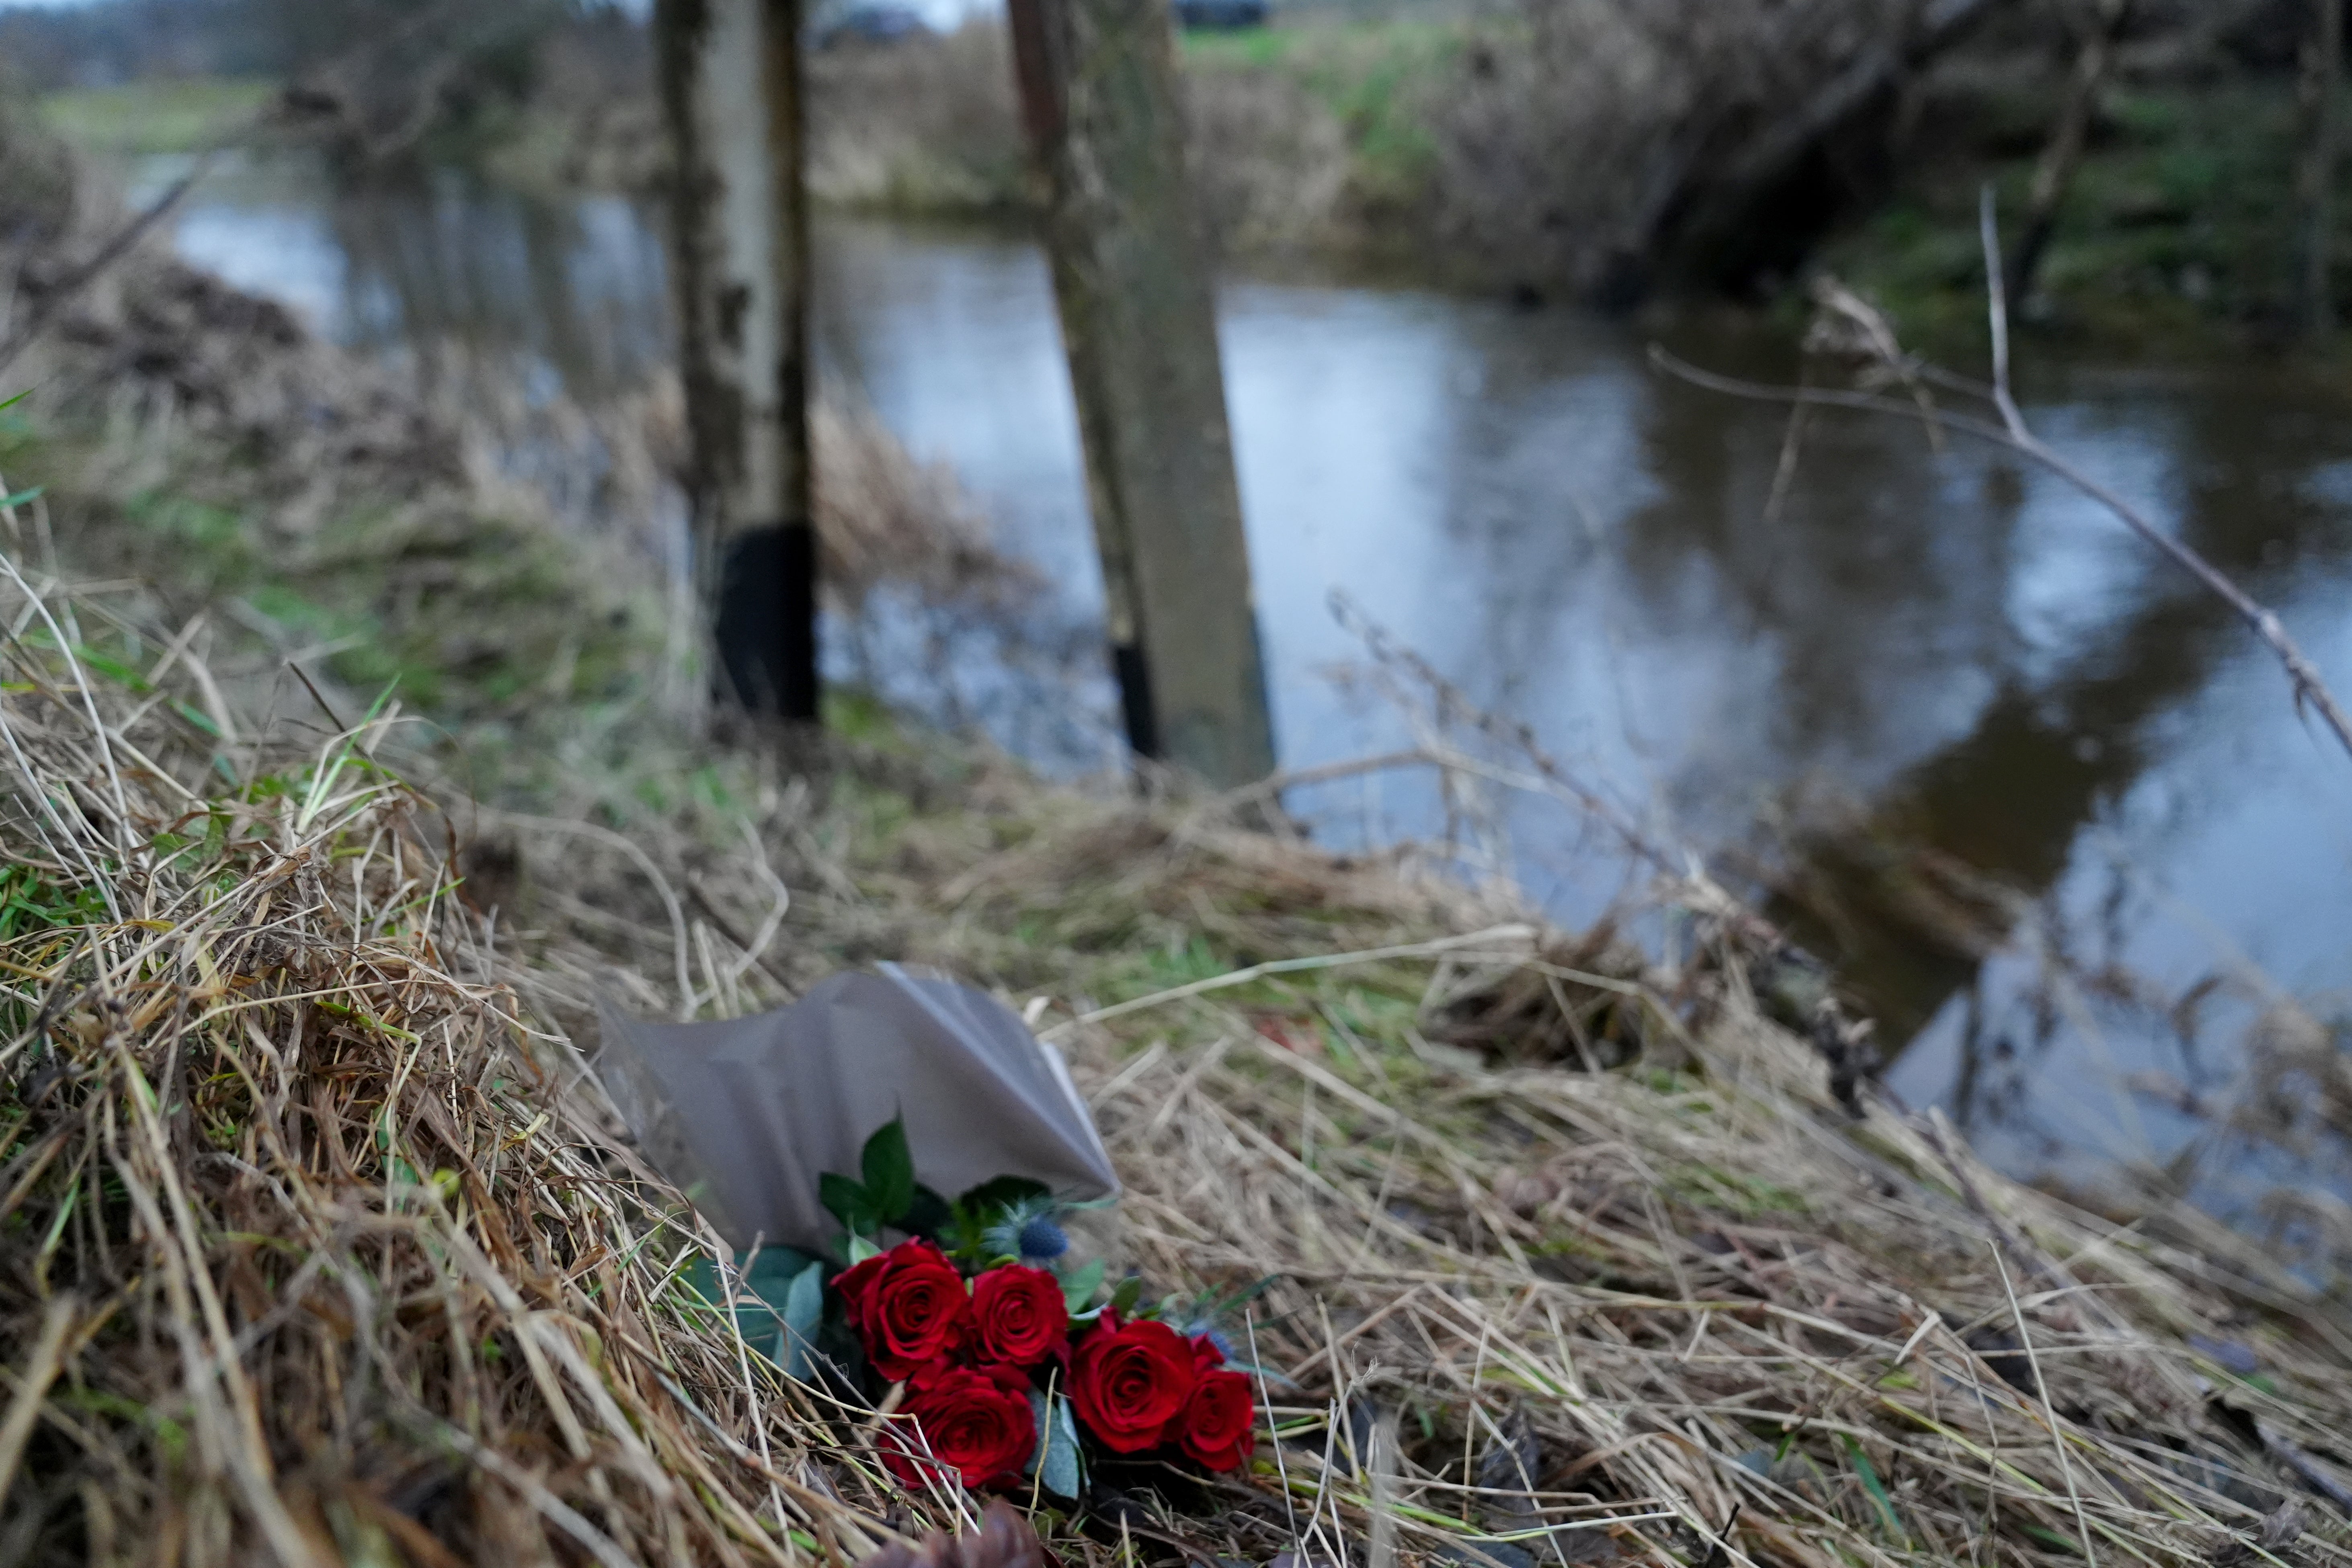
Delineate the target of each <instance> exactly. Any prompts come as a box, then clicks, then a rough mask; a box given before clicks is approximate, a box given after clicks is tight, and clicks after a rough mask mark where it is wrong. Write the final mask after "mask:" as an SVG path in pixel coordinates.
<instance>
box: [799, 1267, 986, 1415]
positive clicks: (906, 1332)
mask: <svg viewBox="0 0 2352 1568" xmlns="http://www.w3.org/2000/svg"><path fill="white" fill-rule="evenodd" d="M833 1284H834V1289H836V1290H839V1291H840V1292H841V1299H842V1301H843V1302H844V1304H845V1305H846V1306H847V1307H848V1309H849V1321H850V1324H851V1326H853V1327H854V1328H856V1331H857V1340H858V1342H859V1343H860V1344H862V1345H864V1346H865V1347H866V1360H867V1361H870V1362H872V1363H874V1369H875V1370H876V1371H877V1372H879V1373H881V1374H882V1375H883V1376H885V1377H887V1378H888V1379H890V1380H891V1381H892V1382H893V1383H896V1382H898V1380H899V1379H900V1378H903V1377H905V1376H906V1375H907V1374H908V1373H911V1372H913V1371H914V1370H915V1369H916V1368H917V1367H919V1366H921V1365H923V1364H925V1363H928V1362H934V1361H938V1360H940V1358H941V1357H943V1356H947V1355H950V1354H952V1353H954V1352H956V1351H957V1350H958V1349H960V1348H961V1346H962V1344H963V1342H964V1336H965V1335H966V1334H967V1333H969V1332H970V1331H971V1297H970V1296H969V1295H967V1294H966V1293H965V1291H964V1285H963V1276H962V1275H961V1274H959V1273H957V1272H956V1266H955V1265H954V1264H953V1263H950V1261H948V1255H947V1254H946V1253H944V1252H941V1251H940V1249H939V1248H938V1247H934V1246H932V1245H931V1244H930V1243H929V1242H928V1241H902V1242H900V1243H899V1244H898V1246H896V1247H892V1248H891V1249H890V1250H889V1251H887V1252H879V1253H877V1254H875V1255H874V1256H873V1257H871V1258H867V1259H866V1261H865V1262H863V1263H861V1264H859V1265H857V1266H856V1268H852V1269H850V1270H848V1271H847V1272H846V1273H844V1274H839V1275H835V1277H834V1281H833Z"/></svg>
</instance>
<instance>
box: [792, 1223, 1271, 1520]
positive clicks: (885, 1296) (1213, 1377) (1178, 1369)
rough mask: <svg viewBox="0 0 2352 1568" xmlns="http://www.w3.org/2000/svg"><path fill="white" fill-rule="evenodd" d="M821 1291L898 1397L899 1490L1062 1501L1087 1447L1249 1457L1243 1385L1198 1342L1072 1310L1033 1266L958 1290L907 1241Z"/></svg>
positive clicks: (954, 1272)
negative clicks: (831, 1291) (940, 1484)
mask: <svg viewBox="0 0 2352 1568" xmlns="http://www.w3.org/2000/svg"><path fill="white" fill-rule="evenodd" d="M833 1285H834V1288H835V1289H836V1290H838V1291H839V1292H840V1294H841V1299H842V1301H843V1304H844V1306H845V1308H846V1309H847V1313H848V1319H849V1322H850V1324H851V1326H852V1327H853V1329H854V1330H855V1331H856V1335H857V1341H858V1343H859V1345H860V1347H861V1348H862V1349H863V1350H864V1351H865V1352H866V1363H867V1364H868V1365H869V1366H871V1367H872V1368H873V1369H874V1370H875V1372H876V1373H877V1375H879V1376H881V1377H883V1378H887V1379H888V1380H890V1381H891V1382H893V1383H901V1384H905V1387H906V1396H905V1403H904V1404H903V1405H901V1406H900V1409H901V1411H902V1412H903V1414H904V1415H905V1416H906V1417H907V1419H905V1420H903V1421H900V1422H898V1423H895V1424H894V1425H893V1426H892V1428H891V1431H890V1433H889V1438H888V1444H887V1447H886V1449H885V1458H886V1459H887V1462H888V1463H889V1465H890V1468H892V1470H894V1471H895V1472H897V1474H898V1477H899V1479H902V1480H905V1481H907V1482H908V1483H909V1484H921V1483H922V1482H924V1481H925V1480H927V1479H932V1478H933V1477H937V1476H942V1475H945V1476H952V1477H953V1478H954V1479H957V1480H960V1481H961V1482H962V1484H963V1485H965V1486H968V1487H984V1486H991V1485H996V1484H1010V1483H1014V1482H1018V1481H1020V1480H1022V1479H1024V1478H1027V1477H1032V1476H1034V1477H1035V1478H1036V1479H1037V1480H1038V1482H1039V1483H1040V1484H1041V1485H1042V1486H1043V1487H1044V1488H1045V1489H1046V1490H1048V1491H1052V1492H1055V1493H1057V1494H1060V1495H1062V1496H1066V1497H1075V1496H1076V1495H1077V1490H1078V1484H1079V1468H1080V1464H1081V1457H1082V1456H1083V1455H1084V1454H1085V1453H1086V1452H1087V1450H1089V1449H1091V1450H1093V1451H1094V1452H1095V1453H1096V1454H1097V1455H1100V1454H1103V1453H1108V1454H1115V1455H1118V1456H1120V1457H1122V1458H1131V1457H1138V1456H1142V1455H1149V1454H1162V1455H1166V1456H1168V1457H1171V1458H1173V1457H1176V1456H1179V1455H1181V1456H1182V1457H1183V1458H1188V1459H1191V1460H1192V1461H1193V1462H1194V1463H1196V1464H1198V1465H1200V1466H1202V1468H1206V1469H1210V1470H1231V1469H1236V1468H1239V1467H1240V1466H1241V1465H1242V1464H1243V1463H1244V1461H1246V1460H1247V1459H1248V1458H1249V1457H1250V1453H1251V1450H1252V1449H1253V1448H1254V1447H1255V1441H1256V1424H1257V1406H1256V1401H1255V1399H1254V1398H1253V1397H1252V1396H1251V1394H1250V1384H1249V1379H1248V1378H1247V1377H1246V1376H1245V1375H1244V1374H1243V1373H1240V1372H1238V1371H1236V1370H1234V1368H1232V1367H1229V1366H1227V1365H1226V1364H1225V1355H1224V1352H1223V1350H1221V1349H1220V1348H1219V1347H1218V1346H1217V1343H1216V1342H1215V1341H1214V1339H1213V1338H1212V1337H1211V1336H1210V1335H1208V1334H1206V1333H1198V1334H1192V1335H1189V1336H1188V1335H1186V1334H1183V1333H1181V1332H1179V1331H1177V1330H1176V1329H1174V1328H1171V1326H1170V1325H1168V1324H1167V1323H1165V1322H1162V1321H1160V1320H1158V1319H1157V1318H1152V1317H1145V1316H1139V1315H1138V1316H1127V1315H1123V1314H1122V1313H1121V1312H1120V1311H1119V1310H1118V1307H1117V1306H1115V1305H1111V1304H1105V1305H1103V1306H1099V1307H1095V1308H1092V1309H1091V1310H1080V1311H1075V1312H1074V1311H1072V1310H1071V1309H1070V1303H1069V1300H1068V1293H1067V1291H1066V1287H1065V1283H1064V1281H1063V1280H1062V1279H1059V1278H1058V1277H1056V1276H1055V1274H1054V1273H1052V1272H1051V1271H1050V1270H1048V1269H1045V1268H1035V1267H1033V1266H1031V1265H1029V1264H1026V1263H1022V1262H1018V1261H1012V1260H1003V1261H998V1262H995V1263H993V1264H992V1265H991V1266H989V1267H986V1268H982V1269H981V1270H980V1271H979V1272H978V1273H976V1274H975V1275H973V1276H972V1277H971V1279H969V1280H968V1281H967V1279H965V1277H964V1274H963V1271H962V1270H961V1269H960V1268H957V1266H956V1263H955V1260H954V1259H953V1258H950V1257H949V1255H948V1254H947V1252H946V1251H945V1250H944V1249H943V1248H941V1247H939V1246H938V1245H937V1244H935V1243H933V1242H929V1241H925V1240H922V1239H919V1238H918V1239H915V1240H911V1241H904V1242H901V1243H899V1244H898V1246H896V1247H892V1248H890V1250H889V1251H887V1252H882V1253H877V1254H876V1255H875V1256H873V1257H871V1258H866V1259H865V1260H864V1261H863V1262H861V1263H857V1264H856V1265H854V1266H852V1267H851V1268H849V1269H848V1270H847V1271H846V1272H845V1273H843V1274H841V1275H839V1276H837V1277H836V1278H835V1279H834V1281H833ZM1089 1293H1090V1294H1091V1292H1089Z"/></svg>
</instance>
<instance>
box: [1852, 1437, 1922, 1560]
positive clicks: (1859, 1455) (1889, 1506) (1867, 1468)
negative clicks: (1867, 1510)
mask: <svg viewBox="0 0 2352 1568" xmlns="http://www.w3.org/2000/svg"><path fill="white" fill-rule="evenodd" d="M1841 1436H1845V1435H1843V1434H1841ZM1845 1451H1846V1454H1847V1456H1848V1457H1849V1458H1852V1459H1853V1468H1854V1469H1855V1471H1856V1472H1857V1473H1859V1474H1860V1475H1861V1477H1862V1489H1863V1490H1864V1491H1866V1492H1868V1493H1869V1494H1870V1500H1871V1501H1873V1502H1874V1503H1876V1504H1877V1505H1878V1513H1879V1517H1880V1518H1882V1519H1884V1520H1885V1521H1886V1529H1887V1531H1888V1533H1890V1534H1892V1535H1893V1536H1894V1537H1895V1539H1896V1540H1898V1541H1906V1540H1908V1539H1909V1537H1908V1536H1906V1534H1905V1533H1904V1531H1903V1521H1901V1520H1900V1519H1898V1518H1896V1517H1895V1500H1894V1499H1893V1498H1891V1497H1888V1496H1887V1495H1886V1483H1885V1481H1882V1480H1880V1479H1878V1468H1877V1467H1876V1466H1875V1465H1873V1464H1872V1463H1871V1462H1870V1456H1869V1455H1868V1454H1865V1453H1864V1452H1863V1451H1862V1445H1861V1444H1859V1443H1857V1442H1855V1441H1854V1440H1853V1437H1852V1436H1845Z"/></svg>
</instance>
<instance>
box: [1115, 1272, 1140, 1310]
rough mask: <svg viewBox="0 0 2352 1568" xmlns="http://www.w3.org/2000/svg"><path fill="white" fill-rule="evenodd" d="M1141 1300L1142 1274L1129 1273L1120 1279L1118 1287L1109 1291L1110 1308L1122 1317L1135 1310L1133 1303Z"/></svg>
mask: <svg viewBox="0 0 2352 1568" xmlns="http://www.w3.org/2000/svg"><path fill="white" fill-rule="evenodd" d="M1139 1300H1143V1276H1142V1275H1140V1274H1130V1275H1129V1276H1128V1277H1127V1278H1126V1279H1122V1280H1120V1281H1119V1282H1118V1289H1114V1290H1113V1291H1112V1292H1111V1293H1110V1310H1112V1311H1114V1312H1117V1313H1118V1315H1119V1316H1120V1317H1122V1318H1123V1317H1126V1316H1127V1315H1128V1314H1129V1312H1132V1311H1133V1310H1135V1304H1136V1303H1137V1302H1138V1301H1139Z"/></svg>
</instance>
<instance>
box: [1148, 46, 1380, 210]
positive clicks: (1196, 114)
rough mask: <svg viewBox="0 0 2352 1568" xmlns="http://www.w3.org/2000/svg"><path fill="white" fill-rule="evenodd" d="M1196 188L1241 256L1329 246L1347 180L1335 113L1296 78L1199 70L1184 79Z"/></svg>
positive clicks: (1344, 142) (1343, 139)
mask: <svg viewBox="0 0 2352 1568" xmlns="http://www.w3.org/2000/svg"><path fill="white" fill-rule="evenodd" d="M1185 98H1186V102H1185V108H1186V110H1187V111H1188V114H1189V116H1190V119H1189V125H1190V132H1191V147H1192V175H1193V186H1194V189H1195V191H1196V192H1197V193H1198V197H1199V200H1200V203H1201V206H1202V211H1203V212H1204V214H1205V215H1206V216H1207V218H1208V221H1209V223H1210V224H1211V226H1213V228H1214V229H1215V231H1216V233H1217V234H1218V236H1219V237H1220V238H1221V239H1223V242H1224V243H1225V244H1226V245H1227V246H1228V247H1232V248H1234V249H1240V250H1251V251H1270V250H1294V249H1299V248H1303V247H1310V246H1319V245H1328V244H1330V243H1332V242H1333V240H1334V239H1335V238H1337V237H1339V233H1340V232H1341V230H1342V227H1343V225H1344V223H1345V221H1346V220H1345V214H1344V204H1345V201H1346V199H1347V196H1348V195H1349V180H1350V178H1351V175H1352V173H1353V171H1352V169H1351V166H1350V159H1351V154H1350V153H1349V147H1348V138H1347V132H1346V131H1345V130H1344V129H1343V128H1342V127H1341V125H1340V123H1339V118H1338V116H1336V115H1334V114H1333V113H1332V112H1331V110H1329V109H1328V107H1327V106H1326V105H1324V104H1323V103H1322V102H1321V101H1319V100H1317V99H1316V98H1315V97H1314V96H1313V95H1312V94H1311V93H1309V92H1308V91H1307V89H1306V88H1305V87H1304V86H1302V85H1301V84H1300V83H1299V82H1298V81H1297V79H1295V78H1293V77H1291V76H1289V75H1287V74H1285V73H1282V72H1279V71H1275V70H1269V69H1264V68H1253V69H1229V70H1196V71H1193V72H1192V74H1191V75H1190V77H1189V78H1188V79H1186V82H1185Z"/></svg>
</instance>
